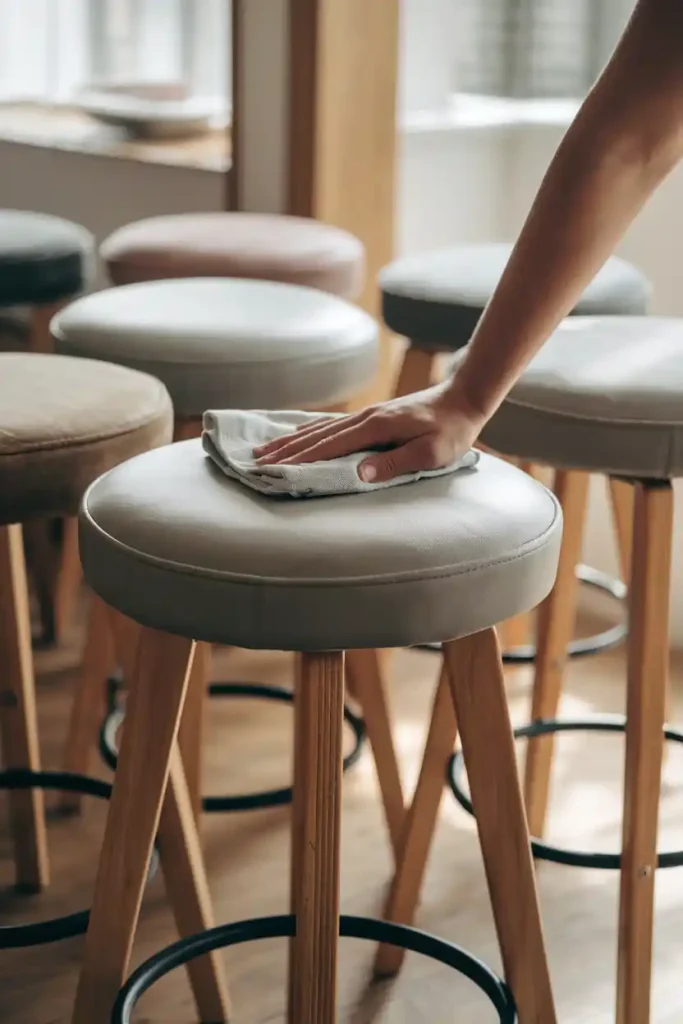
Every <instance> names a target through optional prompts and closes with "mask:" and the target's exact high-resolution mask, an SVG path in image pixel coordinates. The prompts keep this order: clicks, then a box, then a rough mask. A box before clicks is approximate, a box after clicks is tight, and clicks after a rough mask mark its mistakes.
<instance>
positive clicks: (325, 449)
mask: <svg viewBox="0 0 683 1024" xmlns="http://www.w3.org/2000/svg"><path fill="white" fill-rule="evenodd" d="M376 443H377V442H376V434H375V431H374V430H373V427H372V424H371V423H369V422H368V421H367V420H366V421H363V422H362V423H357V424H356V425H355V426H349V427H347V428H346V430H337V432H336V433H334V434H329V435H327V436H325V437H318V436H316V435H313V436H312V437H309V438H304V439H303V440H302V441H301V442H299V443H298V444H296V445H294V444H293V445H291V446H289V447H288V448H285V449H283V450H282V451H281V452H279V453H278V454H277V455H276V456H268V457H267V458H266V460H261V459H259V460H258V461H259V464H261V463H262V462H263V461H265V462H266V464H268V463H271V462H276V463H277V464H278V465H282V464H283V463H296V464H301V463H305V462H328V461H329V460H330V459H340V458H342V456H344V455H351V453H352V452H361V451H364V450H365V449H366V448H371V447H373V446H374V445H376Z"/></svg>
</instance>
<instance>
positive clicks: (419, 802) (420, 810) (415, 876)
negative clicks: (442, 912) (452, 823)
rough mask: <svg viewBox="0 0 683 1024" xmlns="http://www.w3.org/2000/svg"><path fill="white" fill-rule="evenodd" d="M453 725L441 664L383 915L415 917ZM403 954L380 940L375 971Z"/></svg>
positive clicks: (403, 919)
mask: <svg viewBox="0 0 683 1024" xmlns="http://www.w3.org/2000/svg"><path fill="white" fill-rule="evenodd" d="M457 731H458V730H457V725H456V721H455V713H454V711H453V701H452V699H451V694H450V689H449V685H448V678H447V675H446V671H445V669H444V671H442V673H441V677H440V679H439V684H438V686H437V689H436V695H435V698H434V707H433V711H432V718H431V722H430V725H429V732H428V734H427V741H426V743H425V749H424V756H423V758H422V767H421V769H420V775H419V778H418V780H417V786H416V787H415V794H414V796H413V799H412V802H411V804H410V808H409V809H408V812H407V815H406V821H405V826H404V832H403V837H402V840H401V847H400V853H399V858H398V864H397V867H396V874H395V875H394V879H393V882H392V885H391V890H390V892H389V897H388V899H387V903H386V906H385V908H384V915H383V916H384V919H385V920H386V921H393V922H396V923H397V924H408V925H410V924H412V923H413V920H414V917H415V910H416V908H417V903H418V900H419V896H420V890H421V888H422V880H423V878H424V873H425V869H426V867H427V858H428V856H429V850H430V848H431V844H432V839H433V837H434V831H435V829H436V819H437V814H438V811H439V805H440V803H441V797H442V795H443V791H444V782H445V772H446V764H447V762H448V758H449V757H450V755H451V754H452V753H453V747H454V746H455V740H456V737H457ZM404 956H405V950H404V949H400V948H399V947H398V946H387V945H381V946H379V947H378V949H377V954H376V956H375V964H374V972H375V975H376V976H377V977H386V976H388V975H393V974H396V973H397V972H398V970H399V969H400V967H401V964H402V963H403V958H404Z"/></svg>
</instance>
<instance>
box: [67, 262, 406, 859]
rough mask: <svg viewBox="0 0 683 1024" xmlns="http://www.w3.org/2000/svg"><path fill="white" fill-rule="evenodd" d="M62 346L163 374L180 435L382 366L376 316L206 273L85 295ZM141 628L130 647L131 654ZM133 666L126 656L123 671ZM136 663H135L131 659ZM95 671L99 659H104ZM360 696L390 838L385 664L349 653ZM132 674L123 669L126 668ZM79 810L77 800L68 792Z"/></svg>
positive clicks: (318, 296)
mask: <svg viewBox="0 0 683 1024" xmlns="http://www.w3.org/2000/svg"><path fill="white" fill-rule="evenodd" d="M52 332H53V336H54V344H55V347H56V349H57V351H59V352H61V353H64V354H69V355H78V356H87V357H89V358H92V359H105V360H107V361H111V362H115V363H122V364H125V365H127V366H130V367H133V368H137V369H141V370H144V371H145V372H147V373H151V374H153V375H154V376H155V377H157V378H159V379H160V380H161V381H163V382H164V384H165V385H166V387H167V388H168V391H169V393H170V395H171V397H172V399H173V404H174V408H175V416H176V424H175V438H176V439H180V438H183V437H188V436H195V435H196V434H197V433H198V432H199V431H200V424H201V416H202V414H203V412H204V411H205V410H206V409H211V408H214V409H216V408H235V409H238V408H241V409H253V408H262V409H265V408H275V409H277V408H281V409H282V408H290V409H291V408H306V407H309V408H315V407H318V408H327V407H330V406H336V407H337V408H338V407H339V406H340V405H341V406H344V405H345V403H346V402H347V401H348V399H350V398H351V397H352V396H353V395H354V394H357V393H358V392H359V391H360V390H361V389H363V388H364V387H366V386H367V385H368V384H369V382H370V381H371V380H372V378H373V376H374V373H375V368H376V365H377V334H378V331H377V325H376V323H375V321H374V320H373V319H372V318H371V317H369V316H368V315H367V314H366V313H364V312H362V311H361V310H360V309H358V308H357V307H355V306H352V305H351V304H349V303H348V302H345V301H344V300H342V299H339V298H337V297H336V296H333V295H329V294H325V293H323V292H321V291H318V290H315V289H312V288H304V287H300V286H295V285H288V284H282V283H279V282H270V281H257V280H236V279H229V278H224V279H219V278H198V279H185V280H170V281H152V282H147V283H143V284H135V285H125V286H122V287H120V288H113V289H109V290H108V291H104V292H98V293H97V294H94V295H90V296H87V297H86V298H83V299H81V300H79V301H78V302H76V303H73V304H72V305H71V306H69V307H68V308H67V309H65V310H64V311H63V312H62V313H61V314H60V315H59V316H58V317H56V318H55V320H54V321H53V323H52ZM135 643H136V640H135V637H134V636H133V635H132V636H131V637H130V638H129V641H128V644H127V645H126V644H125V643H124V644H123V646H122V650H123V651H124V654H125V653H126V650H125V649H126V647H127V648H128V652H127V659H128V661H129V662H130V661H131V660H132V659H133V657H134V648H135ZM209 659H210V649H209V648H208V647H207V646H202V647H200V650H199V654H198V655H197V658H196V662H195V675H194V677H193V685H192V688H191V693H192V700H191V701H190V703H191V704H192V706H193V707H194V716H193V718H194V724H193V725H190V724H189V723H190V718H191V716H190V715H189V714H188V716H187V721H188V725H187V732H186V733H184V734H183V749H184V754H185V759H186V769H187V772H188V776H189V779H190V788H191V792H192V793H193V799H194V800H195V802H196V805H197V809H198V808H199V802H200V792H201V784H200V774H201V765H200V761H201V735H200V734H201V719H202V708H203V703H204V701H203V691H204V689H205V682H206V679H207V677H208V674H209V671H210V666H209ZM125 668H126V666H124V669H125ZM127 668H128V673H130V670H131V667H130V664H129V665H128V666H127ZM97 670H98V671H99V666H97ZM349 671H350V674H351V675H352V681H353V684H354V697H356V698H357V700H358V702H359V703H360V704H361V705H362V706H363V710H364V722H363V721H362V720H361V719H360V718H358V716H356V715H354V714H353V713H352V712H351V711H350V709H347V721H348V723H349V725H350V726H351V728H352V729H353V731H354V734H355V746H354V750H353V752H352V754H351V755H350V756H349V758H348V760H347V767H350V766H351V764H352V763H353V761H354V760H355V758H356V756H357V755H358V754H359V752H360V745H361V742H362V740H363V737H364V734H365V727H367V732H368V738H369V740H370V744H371V746H372V748H373V750H374V751H375V753H376V765H377V769H378V773H379V781H380V786H381V788H382V792H383V794H384V797H385V804H386V809H387V820H388V825H389V830H390V836H391V839H392V844H393V846H394V848H396V847H397V844H398V841H399V835H400V828H401V824H402V814H403V797H402V791H401V788H400V782H399V775H398V768H397V766H396V761H395V756H394V753H393V744H392V741H391V733H390V728H389V723H388V719H387V715H386V708H385V705H384V699H383V695H382V687H381V678H380V673H379V670H378V666H377V665H376V664H375V662H374V659H373V657H372V656H368V655H364V654H363V653H361V652H358V653H356V654H354V655H352V656H351V658H350V659H349ZM124 674H125V672H124ZM102 682H103V680H102V679H101V678H93V677H92V675H91V674H90V673H89V672H88V671H84V672H83V673H82V676H81V680H80V684H79V688H78V690H77V693H76V699H75V701H74V704H73V707H72V714H71V721H70V726H69V731H68V736H67V742H66V747H65V764H66V767H67V768H68V770H70V771H73V772H85V771H86V769H87V765H88V762H89V756H90V752H91V750H92V748H93V746H94V739H95V736H94V732H93V730H92V728H91V725H90V724H89V723H92V722H93V720H94V718H95V709H96V708H99V707H100V706H101V687H102ZM210 693H211V695H212V696H215V697H226V696H227V697H231V696H249V695H250V694H252V695H255V696H256V697H259V698H263V699H276V700H283V699H284V700H289V701H291V691H284V690H279V689H277V688H274V687H263V686H260V687H258V688H254V687H251V688H250V687H249V686H248V685H247V684H234V683H214V684H212V686H211V687H210ZM119 718H120V716H118V715H114V716H111V717H110V720H109V721H108V723H107V725H106V726H105V729H104V739H105V741H106V744H105V754H106V756H107V759H108V761H109V764H110V765H111V766H113V765H114V764H115V758H116V752H115V749H114V746H113V743H112V739H111V737H112V735H113V734H115V732H116V725H117V722H118V719H119ZM290 797H291V790H290V788H289V787H286V788H284V789H283V788H278V789H277V790H273V791H267V792H266V793H261V794H238V795H226V796H217V797H210V798H207V800H205V801H204V809H205V810H209V811H226V810H249V809H253V808H255V807H265V806H274V805H276V804H281V803H284V802H287V801H288V800H289V799H290ZM68 802H69V805H70V807H71V809H73V810H75V809H76V806H77V804H78V799H77V798H69V801H68Z"/></svg>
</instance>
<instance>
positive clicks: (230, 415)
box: [202, 409, 479, 498]
mask: <svg viewBox="0 0 683 1024" xmlns="http://www.w3.org/2000/svg"><path fill="white" fill-rule="evenodd" d="M316 419H320V414H319V413H317V414H316V413H307V412H255V411H241V410H232V409H221V410H218V411H215V412H205V413H204V430H203V433H202V444H203V446H204V451H205V452H206V453H207V455H208V456H209V457H210V458H211V459H212V460H213V462H214V463H215V464H216V465H217V466H218V467H219V469H221V470H222V471H223V472H224V473H225V474H226V476H229V477H231V478H232V479H233V480H239V482H240V483H242V484H245V486H247V487H251V488H253V490H255V491H259V492H260V493H261V494H269V495H273V496H278V495H281V496H284V497H286V496H289V497H292V498H313V497H318V496H322V495H328V494H357V493H361V492H365V491H377V490H380V489H381V488H384V487H395V486H397V485H398V484H407V483H411V482H412V481H414V480H420V479H423V478H425V477H433V476H443V474H445V473H454V472H455V471H456V470H459V469H471V468H472V467H473V466H476V464H477V462H478V461H479V453H478V452H476V451H473V450H471V451H469V452H467V453H466V454H465V455H464V456H463V457H462V458H461V459H458V460H457V462H453V463H451V465H450V466H446V467H444V468H443V469H436V470H430V471H425V472H420V473H409V474H406V475H404V476H400V477H397V478H396V479H394V480H389V481H387V482H386V483H365V481H363V480H361V479H360V477H359V476H358V466H359V465H360V463H361V462H362V461H363V459H365V458H367V456H368V455H369V454H371V453H370V452H356V453H355V454H353V455H346V456H344V457H343V458H341V459H332V460H330V461H329V462H309V463H302V464H300V465H284V466H282V465H281V466H277V465H276V466H259V465H257V463H256V459H255V458H254V448H255V447H258V446H259V445H262V444H266V442H268V441H272V440H273V439H274V438H276V437H281V436H282V435H283V434H291V433H292V431H294V430H296V429H297V428H298V427H300V426H302V425H305V424H307V423H310V422H312V421H313V420H316Z"/></svg>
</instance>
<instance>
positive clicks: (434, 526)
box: [73, 441, 561, 1024]
mask: <svg viewBox="0 0 683 1024" xmlns="http://www.w3.org/2000/svg"><path fill="white" fill-rule="evenodd" d="M560 536H561V514H560V510H559V506H558V503H557V501H556V500H555V498H554V497H553V496H552V495H551V494H550V493H549V492H548V491H547V490H546V489H545V488H543V487H541V485H539V484H537V483H536V482H535V481H534V480H532V479H531V478H529V477H528V476H527V475H525V474H523V473H521V472H520V471H519V470H517V469H515V468H514V467H512V466H510V465H508V464H507V463H504V462H502V461H500V460H497V459H494V458H492V457H491V456H486V455H485V456H483V457H482V459H481V462H480V463H479V465H478V467H477V468H476V469H474V470H472V471H468V472H461V473H457V474H454V475H451V476H445V477H440V478H437V479H433V480H429V481H422V482H420V483H417V484H412V485H407V486H403V487H397V488H393V489H388V490H379V491H377V492H374V493H369V494H363V495H357V496H352V497H342V498H325V499H319V500H304V501H301V500H298V501H297V500H284V501H283V500H277V501H276V500H273V499H269V498H264V497H262V496H261V495H258V494H255V493H254V492H253V491H250V490H248V489H246V488H243V487H241V486H240V485H239V484H236V483H234V482H232V481H229V480H227V479H226V478H225V477H224V476H223V475H222V474H221V473H220V472H219V471H218V470H217V469H216V467H215V466H214V465H213V464H212V463H211V462H210V461H209V460H208V459H207V458H206V456H205V455H204V454H203V452H202V449H201V446H200V443H199V442H198V441H187V442H184V443H181V444H176V445H171V446H168V447H167V448H165V449H160V450H159V451H158V452H157V453H154V454H151V455H149V456H142V457H140V458H136V459H132V460H131V461H129V462H128V463H127V464H126V465H125V466H123V467H121V468H119V469H117V470H115V471H113V472H111V473H109V474H107V475H106V476H104V477H102V478H101V479H100V480H99V481H97V482H96V483H95V484H94V485H93V486H92V487H91V488H90V490H89V492H88V494H87V495H86V497H85V499H84V503H83V509H82V515H81V532H80V539H81V551H82V557H83V565H84V571H85V576H86V579H87V581H88V583H89V584H90V586H91V587H92V588H93V590H94V591H95V592H96V593H97V594H99V595H100V597H101V598H102V599H103V600H104V601H105V602H106V603H107V604H109V605H111V606H112V607H113V608H115V609H117V610H118V611H119V612H123V614H124V615H126V616H130V617H131V618H133V619H135V620H136V621H137V622H138V623H140V624H141V626H142V627H143V630H142V639H141V646H140V651H139V658H138V668H137V672H136V676H135V678H134V680H132V681H131V688H130V695H129V701H128V707H127V715H126V721H125V723H124V726H123V738H122V744H121V753H120V758H119V765H118V769H117V773H116V778H115V783H114V793H113V798H112V803H111V807H110V813H109V818H108V822H107V828H106V835H105V840H104V847H103V851H102V857H101V861H100V868H99V873H98V880H97V885H96V894H95V900H94V906H93V911H92V915H91V920H90V929H89V933H88V938H87V943H86V952H85V963H84V967H83V971H82V974H81V978H80V983H79V987H78V996H77V1003H76V1009H75V1013H74V1017H73V1021H74V1024H91V1022H92V1021H94V1020H106V1019H108V1015H109V1014H110V1012H111V1007H112V1002H113V1001H114V999H115V996H116V993H117V989H118V987H119V985H120V984H121V983H122V982H123V980H124V977H125V974H126V971H127V966H128V959H129V955H130V946H131V941H132V937H133V933H134V931H135V927H136V921H137V916H138V908H139V898H140V894H141V891H142V886H143V882H144V878H145V873H146V870H147V864H148V861H149V856H150V852H151V848H152V842H153V840H154V836H155V832H156V828H157V822H158V820H159V813H160V810H161V808H162V803H163V811H161V813H162V820H163V817H164V816H169V815H170V816H175V817H176V818H177V817H178V816H181V817H182V820H183V828H184V830H185V845H184V847H183V850H184V851H185V852H183V851H178V850H175V851H174V858H172V859H171V862H170V863H169V862H168V861H164V849H163V845H162V847H161V856H162V865H163V866H164V868H165V870H170V871H172V872H175V871H177V865H178V862H180V863H183V864H187V863H190V861H192V863H193V868H194V883H193V885H192V888H191V889H190V890H188V891H186V896H185V898H186V904H187V906H188V907H190V908H194V910H192V911H191V912H190V913H189V915H186V916H185V918H184V920H183V921H182V922H181V929H183V930H184V929H186V928H187V929H188V930H196V928H197V922H198V918H203V921H204V926H206V925H208V924H209V923H210V916H211V915H210V908H209V906H208V902H207V897H206V881H205V878H204V874H203V869H202V865H201V859H200V857H199V854H198V852H197V851H198V847H197V838H196V834H195V832H194V820H193V817H192V815H191V814H190V813H188V812H187V791H186V788H185V783H184V778H183V772H182V766H181V761H180V758H179V755H178V751H177V748H176V746H175V737H176V734H177V730H178V726H179V720H180V718H181V714H182V712H183V701H184V698H185V693H186V689H187V680H188V675H189V672H190V668H189V666H190V663H191V658H192V654H193V648H194V644H193V641H202V642H209V643H222V644H230V645H236V646H240V647H251V648H260V649H267V650H274V649H281V650H287V651H295V652H299V659H298V672H297V679H296V688H295V740H294V776H295V779H294V808H293V822H292V857H293V871H292V885H293V889H292V912H293V915H294V918H289V917H285V918H271V919H266V922H265V923H264V922H263V921H261V922H250V923H249V924H248V925H243V926H237V934H238V935H241V936H242V940H246V939H254V938H257V937H265V936H266V935H271V936H273V935H292V934H294V938H293V940H292V945H291V956H290V997H289V1014H288V1019H289V1021H290V1024H333V1022H334V1020H335V1019H336V1013H335V986H336V949H337V939H338V934H339V927H340V919H339V829H340V816H341V729H342V706H343V694H344V671H343V669H344V654H343V652H344V651H345V650H353V649H358V648H367V649H373V648H376V647H405V646H410V645H413V644H416V643H420V642H422V641H442V642H444V656H445V660H444V680H446V681H447V682H446V683H445V684H444V685H445V686H446V695H447V696H448V694H449V688H450V693H451V694H452V697H453V700H454V702H455V704H456V705H457V713H458V720H459V725H460V730H461V733H462V737H463V742H464V745H465V752H466V756H467V762H468V768H469V777H470V784H471V787H472V792H473V796H474V802H475V806H476V807H477V813H478V824H479V832H480V838H481V843H482V851H483V855H484V859H485V862H486V869H487V875H488V879H489V890H490V895H491V901H492V904H493V909H494V915H495V920H496V926H497V930H498V935H499V939H500V943H501V948H502V954H503V961H504V966H505V973H506V978H507V981H508V983H509V986H510V989H511V991H512V994H513V995H514V999H515V1001H516V1003H517V1010H518V1013H519V1020H520V1021H521V1022H522V1024H538V1022H541V1021H542V1022H543V1024H554V1021H555V1011H554V1008H553V999H552V994H551V987H550V980H549V976H548V970H547V964H546V959H545V953H544V948H543V939H542V934H541V927H540V921H539V913H538V905H537V897H536V891H535V882H534V873H533V866H532V861H531V854H530V849H529V843H528V836H527V832H526V824H525V820H524V814H523V809H522V796H521V791H520V786H519V781H518V777H517V770H516V766H515V759H514V750H513V742H512V733H511V728H510V722H509V718H508V711H507V703H506V698H505V690H504V685H503V676H502V668H501V663H500V658H499V653H498V647H497V642H496V637H495V632H494V630H493V628H492V627H493V624H494V623H496V622H497V621H499V620H501V619H504V618H507V617H509V616H511V615H513V614H515V613H516V612H518V611H521V610H523V609H525V608H529V607H531V606H532V605H534V604H536V603H538V602H539V601H540V600H542V599H543V597H544V596H545V595H546V594H547V593H548V591H549V589H550V587H551V586H552V583H553V579H554V576H555V570H556V563H557V554H558V550H559V544H560ZM442 716H443V718H444V720H448V721H450V720H454V710H453V704H452V703H451V701H450V696H449V698H448V701H447V702H446V703H444V704H443V707H442ZM169 772H170V775H169ZM167 779H170V781H169V788H168V792H167V795H166V798H165V801H164V788H165V785H166V781H167ZM189 851H192V852H191V853H190V852H189ZM359 922H360V923H359ZM364 922H365V923H364ZM341 923H342V931H343V933H344V934H351V935H355V936H356V937H365V938H368V937H372V938H383V939H384V940H387V939H389V938H391V941H398V942H399V943H401V944H406V945H410V943H411V942H412V943H413V945H412V946H411V948H418V946H415V942H416V941H418V940H417V939H416V938H415V935H416V933H412V932H410V933H409V932H408V931H406V930H403V931H401V930H400V929H399V930H398V931H397V932H392V931H390V930H382V927H381V923H380V922H373V921H369V922H368V921H367V920H366V919H357V918H353V919H349V918H342V922H341ZM264 929H265V930H264ZM221 935H223V936H224V937H225V943H227V942H228V941H235V929H234V928H233V929H228V933H227V934H226V932H221V933H220V935H219V936H218V938H217V937H216V936H215V935H214V936H213V938H212V939H211V942H210V943H209V945H208V946H207V947H206V949H205V950H204V954H205V955H204V957H203V958H202V959H199V960H195V961H193V964H194V968H193V969H194V971H195V974H194V985H195V995H196V996H197V999H198V1002H199V1009H200V1015H201V1019H202V1020H206V1021H209V1020H210V1021H212V1022H216V1021H218V1020H223V1019H225V1015H226V1014H227V1002H226V997H225V994H224V991H223V990H222V989H221V985H220V980H219V979H217V975H216V969H215V961H214V962H213V964H209V965H208V969H207V970H206V973H205V974H204V976H203V979H201V978H200V976H199V975H198V974H197V972H198V971H200V969H201V968H202V965H203V966H204V968H207V961H206V954H207V953H208V952H209V951H210V950H212V949H215V948H216V947H217V946H219V945H221V944H224V943H222V940H221V937H220V936H221ZM230 936H232V938H230ZM420 941H421V940H420ZM436 944H437V945H438V946H439V949H440V950H441V949H442V947H443V944H442V943H439V942H438V941H437V942H436ZM446 945H447V944H446ZM449 948H450V949H451V950H452V947H449ZM187 949H189V953H188V954H187V956H184V957H183V958H181V960H180V961H179V962H184V961H185V960H187V959H189V956H191V955H192V950H194V951H195V952H196V951H197V947H196V944H194V943H192V942H191V943H190V945H189V947H186V952H187ZM423 951H425V950H424V949H423ZM444 962H451V963H453V962H456V963H458V962H460V963H462V961H457V960H455V961H454V960H452V959H451V960H449V959H448V957H446V958H445V959H444ZM158 963H159V962H158ZM170 966H171V963H170V961H166V960H164V967H163V971H162V973H163V972H164V971H165V970H166V969H169V968H170ZM191 966H192V964H191ZM142 970H143V975H142V978H143V982H144V983H143V984H142V989H144V988H145V987H147V986H148V985H149V984H150V982H151V980H152V978H151V976H150V974H149V972H148V971H147V968H143V969H142ZM475 977H477V978H478V980H480V981H481V974H477V973H476V972H475ZM140 978H141V975H140V974H139V973H138V975H137V979H138V980H140ZM489 982H490V978H489ZM489 982H486V984H487V985H488V989H487V991H488V992H489V995H490V996H491V998H492V999H493V1001H494V1004H495V1005H496V1008H497V1010H498V1014H499V1020H501V1021H506V1022H511V1021H512V1020H513V1018H514V1011H513V1009H512V1007H511V1005H510V1003H508V1002H506V999H507V997H505V996H501V991H502V990H501V989H500V988H499V987H496V985H495V984H493V985H491V984H489ZM142 989H141V988H140V986H139V985H138V984H137V981H135V985H134V989H133V991H132V992H131V990H130V989H128V991H127V993H124V996H123V997H122V998H123V1007H122V1004H121V1002H119V1005H118V1009H117V1014H115V1016H114V1017H113V1018H112V1019H113V1020H116V1021H121V1020H129V1019H130V1017H129V1016H127V1015H126V1014H129V1013H130V1008H131V1001H132V1002H133V1003H134V1002H135V999H136V998H137V995H139V994H140V991H142ZM136 993H137V995H136Z"/></svg>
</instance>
